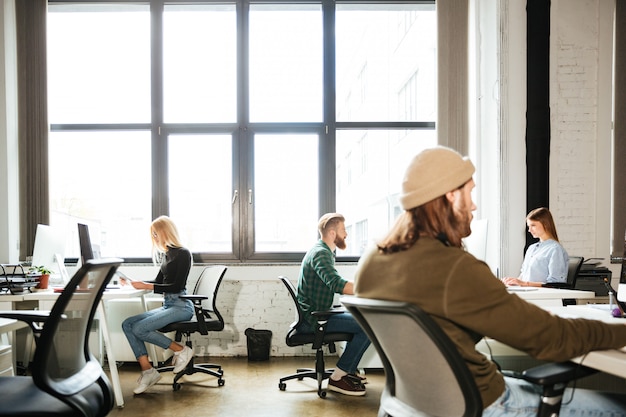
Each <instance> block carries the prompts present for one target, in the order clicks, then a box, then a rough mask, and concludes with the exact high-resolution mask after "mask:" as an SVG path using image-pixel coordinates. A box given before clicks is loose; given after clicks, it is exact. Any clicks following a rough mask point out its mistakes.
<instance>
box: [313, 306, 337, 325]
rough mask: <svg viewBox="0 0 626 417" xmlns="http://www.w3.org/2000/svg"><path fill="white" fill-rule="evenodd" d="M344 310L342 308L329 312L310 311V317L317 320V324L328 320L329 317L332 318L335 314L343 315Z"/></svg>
mask: <svg viewBox="0 0 626 417" xmlns="http://www.w3.org/2000/svg"><path fill="white" fill-rule="evenodd" d="M345 312H346V309H345V308H343V307H338V308H331V309H330V310H319V311H312V312H311V315H312V316H314V317H315V318H316V319H317V322H318V323H319V322H321V321H326V320H328V319H329V318H330V316H334V315H335V314H341V313H345Z"/></svg>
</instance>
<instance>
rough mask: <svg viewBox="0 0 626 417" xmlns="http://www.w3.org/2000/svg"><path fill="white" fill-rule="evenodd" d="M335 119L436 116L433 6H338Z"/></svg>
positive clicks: (426, 117)
mask: <svg viewBox="0 0 626 417" xmlns="http://www.w3.org/2000/svg"><path fill="white" fill-rule="evenodd" d="M335 33H336V56H337V62H336V65H337V67H336V72H337V75H336V77H337V96H336V100H337V121H340V122H349V121H366V122H369V121H434V120H436V88H437V79H436V58H437V53H436V52H437V49H436V47H437V32H436V13H435V5H434V4H433V5H380V6H362V5H361V6H359V5H337V15H336V31H335Z"/></svg>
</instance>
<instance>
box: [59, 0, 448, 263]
mask: <svg viewBox="0 0 626 417" xmlns="http://www.w3.org/2000/svg"><path fill="white" fill-rule="evenodd" d="M48 10H49V13H48V17H49V18H48V64H49V65H48V67H49V73H48V84H49V121H50V128H51V134H50V175H49V179H50V202H51V203H50V210H51V216H50V217H51V223H52V224H53V225H57V226H62V227H64V228H66V229H67V230H68V234H69V235H70V236H75V234H76V223H77V222H80V223H87V224H89V225H90V231H92V235H93V236H92V239H93V240H94V241H95V243H97V244H99V245H100V252H101V253H102V255H104V256H120V257H123V258H125V259H126V260H127V261H133V260H137V261H144V260H147V259H148V258H149V257H150V238H149V233H148V231H149V224H150V222H151V221H152V219H153V218H155V217H156V216H158V215H161V214H167V215H170V216H171V217H172V218H173V219H174V220H175V222H176V223H177V225H178V226H179V229H180V232H181V235H182V239H183V241H184V242H185V244H186V245H187V246H188V247H189V248H190V249H191V250H192V252H193V253H194V256H195V258H196V261H197V262H198V261H200V262H201V261H214V260H223V261H229V260H230V261H255V260H256V261H290V260H292V261H299V260H301V258H302V255H303V253H304V252H305V251H306V250H307V249H308V248H309V247H310V246H311V245H312V244H313V242H314V241H315V240H316V239H317V230H316V226H317V218H318V217H319V216H320V215H321V214H323V213H324V212H328V211H338V212H341V213H343V214H344V215H345V216H346V226H347V230H348V233H349V235H350V236H349V237H348V244H349V245H348V248H347V249H346V250H344V251H339V253H338V256H339V257H340V258H339V259H346V260H348V259H354V258H355V257H358V256H359V255H360V254H361V253H362V251H363V250H364V248H365V247H366V246H367V245H368V244H370V243H371V241H372V240H374V239H376V238H378V237H380V235H381V234H382V233H383V232H384V231H386V230H387V229H388V227H389V226H390V224H391V223H392V222H393V220H394V219H395V217H396V216H397V214H398V213H399V211H400V210H399V205H398V202H397V195H398V193H399V188H400V183H401V179H402V174H403V170H404V168H405V167H406V165H407V162H408V160H409V159H410V158H411V157H412V156H413V155H414V154H415V153H417V152H418V151H419V150H421V149H423V148H425V147H429V146H433V145H435V144H436V134H435V123H434V121H435V120H436V114H435V112H436V94H435V86H436V73H437V71H436V67H435V59H436V27H435V23H436V16H435V7H434V2H424V1H415V2H407V1H402V2H397V3H395V2H393V1H381V2H380V3H378V4H376V3H375V2H371V1H367V2H359V1H350V0H347V1H330V0H323V1H322V0H320V1H319V2H316V1H298V0H294V1H293V2H290V1H284V0H280V1H275V2H271V1H269V2H268V1H266V0H263V1H254V0H239V1H206V0H205V1H199V2H194V1H185V2H184V3H181V2H167V1H150V2H145V3H142V2H128V3H125V2H115V3H103V4H95V3H93V2H82V3H81V2H78V1H77V2H72V1H69V2H68V1H63V2H60V1H59V2H56V1H53V0H50V1H49V9H48ZM113 29H114V30H113ZM76 34H80V36H77V35H76ZM70 240H71V241H72V242H73V241H74V240H76V242H77V239H73V238H72V239H70ZM66 256H67V257H70V258H71V257H77V256H78V246H77V244H76V245H74V244H70V245H69V246H68V250H67V254H66Z"/></svg>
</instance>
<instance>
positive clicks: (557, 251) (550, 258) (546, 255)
mask: <svg viewBox="0 0 626 417" xmlns="http://www.w3.org/2000/svg"><path fill="white" fill-rule="evenodd" d="M526 225H527V226H528V232H529V233H530V234H531V235H532V236H533V237H534V238H537V239H539V242H537V243H533V244H532V245H530V246H529V247H528V250H527V251H526V255H525V256H524V262H523V263H522V271H521V273H520V276H519V277H518V278H513V277H507V278H504V279H503V280H502V281H503V282H504V283H505V284H506V285H520V286H523V287H541V286H542V285H543V284H545V283H557V282H561V283H564V282H566V281H567V263H568V260H569V256H568V255H567V252H566V251H565V249H564V248H563V246H561V244H560V243H559V237H558V235H557V233H556V226H555V225H554V220H553V219H552V214H551V213H550V210H548V209H547V208H545V207H540V208H538V209H535V210H533V211H531V212H530V213H528V216H526Z"/></svg>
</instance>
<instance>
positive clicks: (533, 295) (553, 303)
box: [508, 287, 596, 307]
mask: <svg viewBox="0 0 626 417" xmlns="http://www.w3.org/2000/svg"><path fill="white" fill-rule="evenodd" d="M508 291H509V293H511V294H515V295H517V296H519V297H520V298H523V299H524V300H526V301H528V302H531V303H533V304H536V305H538V306H540V307H561V306H563V300H564V299H577V300H579V299H593V298H595V297H596V294H595V293H594V292H593V291H581V290H566V289H559V288H544V287H509V288H508Z"/></svg>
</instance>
